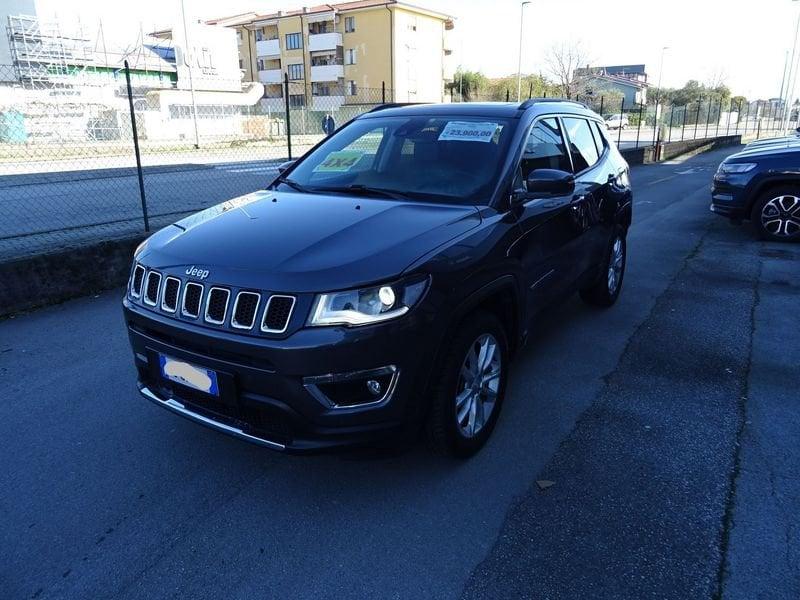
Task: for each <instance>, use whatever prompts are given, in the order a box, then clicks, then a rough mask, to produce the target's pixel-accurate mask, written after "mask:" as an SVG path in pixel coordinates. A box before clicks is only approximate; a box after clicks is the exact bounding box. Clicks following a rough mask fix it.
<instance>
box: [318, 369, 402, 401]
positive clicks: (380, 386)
mask: <svg viewBox="0 0 800 600" xmlns="http://www.w3.org/2000/svg"><path fill="white" fill-rule="evenodd" d="M398 375H399V370H398V369H397V367H396V366H394V365H387V366H385V367H380V368H378V369H369V370H366V371H351V372H349V373H336V374H331V375H321V376H317V377H305V378H304V379H303V385H304V386H305V388H306V389H307V390H308V391H309V393H310V394H311V395H312V396H313V397H314V398H316V399H317V400H318V401H319V402H320V403H322V404H323V405H324V406H326V407H327V408H350V409H353V408H357V407H359V406H361V405H364V406H375V405H377V404H380V403H383V402H387V401H388V400H389V399H390V398H391V397H392V394H393V393H394V389H395V386H396V385H397V377H398Z"/></svg>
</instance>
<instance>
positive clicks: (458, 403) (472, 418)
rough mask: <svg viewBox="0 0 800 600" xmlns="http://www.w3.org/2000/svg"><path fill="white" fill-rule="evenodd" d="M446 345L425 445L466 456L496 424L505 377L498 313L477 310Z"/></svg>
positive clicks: (502, 333)
mask: <svg viewBox="0 0 800 600" xmlns="http://www.w3.org/2000/svg"><path fill="white" fill-rule="evenodd" d="M445 343H446V344H447V347H446V348H445V350H444V357H443V358H442V360H441V361H440V362H439V373H438V378H437V379H436V380H435V382H434V384H433V388H432V389H431V394H430V395H431V409H430V413H429V415H428V422H427V426H426V432H427V435H428V443H429V446H430V448H431V450H432V451H433V452H435V453H436V454H442V455H447V456H456V457H460V458H467V457H469V456H472V455H473V454H475V453H476V452H477V451H478V450H480V449H481V448H482V447H483V445H484V444H485V443H486V440H488V439H489V436H490V435H491V433H492V430H493V429H494V426H495V424H496V423H497V418H498V416H499V414H500V409H501V407H502V405H503V397H504V396H505V389H506V381H507V378H508V362H509V355H508V337H507V335H506V331H505V329H504V327H503V325H502V324H501V322H500V321H499V320H498V319H497V317H495V316H494V315H493V314H491V313H487V312H484V311H479V312H475V313H472V314H471V315H469V316H468V317H467V318H465V319H464V320H463V321H462V322H461V323H460V324H459V326H458V329H457V331H456V332H455V334H454V335H453V336H452V337H451V339H450V341H449V342H448V341H446V342H445ZM459 417H461V418H460V419H459Z"/></svg>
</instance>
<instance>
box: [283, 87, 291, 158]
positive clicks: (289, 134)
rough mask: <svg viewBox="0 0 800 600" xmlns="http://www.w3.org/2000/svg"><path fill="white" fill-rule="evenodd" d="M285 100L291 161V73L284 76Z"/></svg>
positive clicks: (287, 146)
mask: <svg viewBox="0 0 800 600" xmlns="http://www.w3.org/2000/svg"><path fill="white" fill-rule="evenodd" d="M283 100H284V102H283V103H284V104H285V105H286V149H287V150H288V152H289V160H292V126H291V116H290V115H289V73H284V74H283Z"/></svg>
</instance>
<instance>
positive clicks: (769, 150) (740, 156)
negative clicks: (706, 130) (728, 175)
mask: <svg viewBox="0 0 800 600" xmlns="http://www.w3.org/2000/svg"><path fill="white" fill-rule="evenodd" d="M779 155H785V156H787V157H793V158H795V159H796V160H797V162H798V163H799V164H800V144H797V143H789V144H787V143H786V142H783V143H777V144H768V145H764V146H755V147H753V148H751V147H749V146H745V147H744V149H742V150H741V151H740V152H737V153H736V154H731V155H730V156H729V157H728V158H726V159H725V161H724V162H732V161H738V160H741V161H746V160H747V159H757V158H762V157H763V158H767V157H774V156H779Z"/></svg>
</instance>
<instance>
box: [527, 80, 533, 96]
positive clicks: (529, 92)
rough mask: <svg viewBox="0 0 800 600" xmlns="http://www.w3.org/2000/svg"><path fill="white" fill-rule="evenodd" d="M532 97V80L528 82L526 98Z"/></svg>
mask: <svg viewBox="0 0 800 600" xmlns="http://www.w3.org/2000/svg"><path fill="white" fill-rule="evenodd" d="M531 98H533V81H530V82H529V83H528V100H530V99H531Z"/></svg>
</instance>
